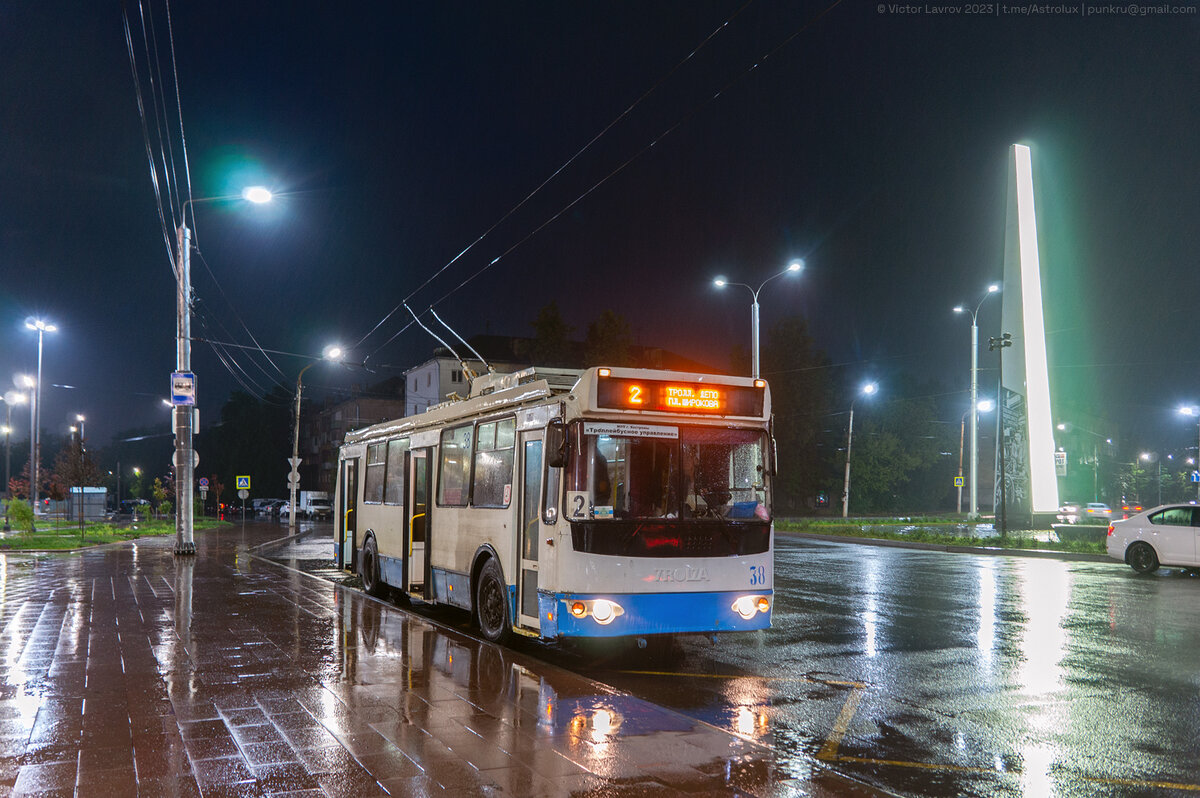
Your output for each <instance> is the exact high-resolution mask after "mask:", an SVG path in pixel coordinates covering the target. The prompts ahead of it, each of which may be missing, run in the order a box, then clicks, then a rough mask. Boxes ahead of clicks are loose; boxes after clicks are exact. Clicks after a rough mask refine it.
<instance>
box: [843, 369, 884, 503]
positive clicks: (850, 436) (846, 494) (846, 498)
mask: <svg viewBox="0 0 1200 798" xmlns="http://www.w3.org/2000/svg"><path fill="white" fill-rule="evenodd" d="M878 390H879V386H878V385H877V384H876V383H873V382H868V383H867V384H865V385H863V387H862V388H860V389H859V391H858V395H857V396H855V397H854V398H853V399H851V400H850V423H849V424H848V425H847V427H846V480H845V482H843V483H842V518H846V517H847V516H848V515H849V513H850V444H851V442H852V441H853V440H854V403H855V402H856V401H858V397H859V396H872V395H874V394H875V392H876V391H878Z"/></svg>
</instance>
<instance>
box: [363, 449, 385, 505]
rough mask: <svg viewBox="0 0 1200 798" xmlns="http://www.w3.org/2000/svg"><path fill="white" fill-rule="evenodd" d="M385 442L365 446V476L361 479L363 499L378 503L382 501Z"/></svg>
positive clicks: (367, 501) (370, 502) (368, 502)
mask: <svg viewBox="0 0 1200 798" xmlns="http://www.w3.org/2000/svg"><path fill="white" fill-rule="evenodd" d="M386 446H387V444H385V443H372V444H371V445H370V446H368V447H367V476H366V479H365V480H363V501H364V502H366V503H367V504H379V503H380V502H382V501H383V475H384V467H385V460H386V457H387V449H386Z"/></svg>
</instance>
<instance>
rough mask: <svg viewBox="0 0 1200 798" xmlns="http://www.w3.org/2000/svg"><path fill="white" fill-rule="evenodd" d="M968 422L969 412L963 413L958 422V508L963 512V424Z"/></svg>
mask: <svg viewBox="0 0 1200 798" xmlns="http://www.w3.org/2000/svg"><path fill="white" fill-rule="evenodd" d="M966 423H967V414H966V413H963V417H962V418H961V419H959V422H958V510H957V512H959V513H961V512H962V475H963V472H962V460H963V426H964V425H965V424H966Z"/></svg>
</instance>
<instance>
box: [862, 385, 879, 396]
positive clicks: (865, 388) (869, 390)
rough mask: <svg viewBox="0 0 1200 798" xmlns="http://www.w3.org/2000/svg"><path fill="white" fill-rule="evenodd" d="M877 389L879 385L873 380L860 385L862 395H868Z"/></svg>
mask: <svg viewBox="0 0 1200 798" xmlns="http://www.w3.org/2000/svg"><path fill="white" fill-rule="evenodd" d="M878 390H879V385H878V384H877V383H874V382H868V383H867V384H866V385H864V386H863V387H862V392H863V395H864V396H870V395H871V394H873V393H875V392H876V391H878Z"/></svg>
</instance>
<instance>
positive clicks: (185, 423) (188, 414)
mask: <svg viewBox="0 0 1200 798" xmlns="http://www.w3.org/2000/svg"><path fill="white" fill-rule="evenodd" d="M239 198H240V199H245V200H249V201H250V202H254V203H263V202H269V201H270V199H271V192H269V191H267V190H266V189H265V188H260V187H254V188H248V189H246V190H245V191H243V192H242V193H241V194H235V195H230V196H225V197H204V198H201V199H190V198H189V199H187V200H185V201H184V203H183V206H182V207H181V208H180V215H179V227H178V229H177V230H176V231H175V232H176V242H175V243H176V252H175V256H176V258H177V260H178V264H177V266H176V286H175V316H176V318H175V369H176V371H177V372H178V373H180V374H191V373H192V307H191V306H192V271H191V269H192V265H191V264H192V257H191V254H192V253H191V250H192V231H191V230H190V229H189V228H188V226H187V210H188V205H195V204H196V203H200V202H219V201H223V200H231V199H239ZM194 212H195V210H194V209H193V213H194ZM193 391H194V383H193ZM174 393H175V392H174V390H172V395H174ZM194 401H195V397H194V396H193V397H191V402H189V403H179V404H175V405H174V407H173V409H172V413H173V415H174V419H173V421H174V427H175V476H176V478H175V553H176V554H195V553H196V543H195V539H194V534H193V518H192V516H193V509H194V508H193V507H192V501H193V499H192V496H193V493H192V489H193V483H194V482H195V468H196V461H195V456H196V455H195V450H194V449H193V443H192V438H193V436H194V434H195V428H194V427H195V418H196V413H195V406H194Z"/></svg>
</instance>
